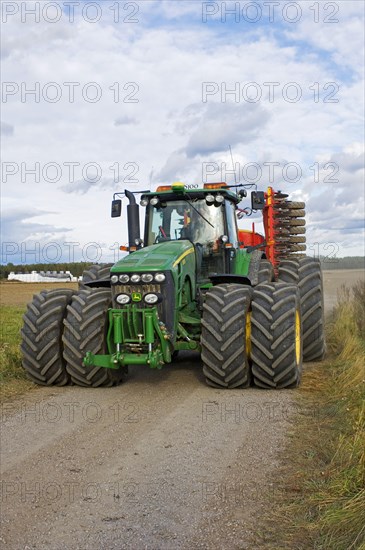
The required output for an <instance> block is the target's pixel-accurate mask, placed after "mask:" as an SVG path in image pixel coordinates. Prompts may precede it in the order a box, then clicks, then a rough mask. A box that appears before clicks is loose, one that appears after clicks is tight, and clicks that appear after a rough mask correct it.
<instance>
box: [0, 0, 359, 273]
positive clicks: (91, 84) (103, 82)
mask: <svg viewBox="0 0 365 550" xmlns="http://www.w3.org/2000/svg"><path fill="white" fill-rule="evenodd" d="M10 4H11V5H12V6H13V5H14V2H11V3H9V2H2V10H3V11H2V20H3V25H2V78H3V90H2V91H3V95H2V103H1V108H2V126H1V130H2V136H1V137H2V160H3V164H2V186H1V194H2V219H3V224H2V238H3V249H2V252H3V255H2V262H3V263H7V262H9V261H12V262H13V263H20V262H28V263H32V262H34V261H42V262H43V261H47V259H48V260H49V261H51V260H53V259H54V257H58V255H61V256H60V259H62V260H65V261H67V260H73V259H75V260H85V261H88V260H91V261H92V260H99V261H105V262H106V261H113V260H114V259H116V257H117V254H116V252H115V249H116V248H117V247H118V245H119V244H124V243H125V242H126V241H127V235H126V223H125V211H124V212H123V219H122V220H111V219H110V218H109V209H110V200H111V196H112V193H113V192H115V191H119V190H121V189H124V188H125V187H127V188H131V189H132V190H133V189H145V188H146V187H149V182H150V178H151V171H152V187H154V186H156V185H158V184H159V183H169V182H171V181H175V180H182V181H184V182H186V183H192V182H194V183H195V182H199V183H200V182H201V180H202V177H203V176H205V175H206V174H205V172H204V167H206V165H207V164H206V163H210V164H211V165H212V166H215V167H216V169H217V173H216V174H215V176H211V179H212V180H213V179H214V178H216V180H217V181H221V179H225V178H224V177H223V176H224V167H225V166H227V167H229V168H230V167H231V159H230V153H229V145H231V146H232V150H233V154H234V161H235V162H236V163H237V166H238V171H239V176H240V177H241V179H242V177H243V176H246V177H249V178H250V177H251V178H253V175H252V170H251V172H250V168H249V167H250V166H251V165H252V164H254V166H256V170H257V167H258V170H259V172H260V171H261V177H260V178H259V179H258V181H257V185H258V187H259V188H261V189H265V188H266V187H267V185H268V184H269V183H271V184H272V185H273V186H274V187H276V188H280V189H283V190H285V191H287V192H289V193H290V194H291V196H292V197H293V198H294V199H298V200H305V201H306V202H307V214H308V216H307V220H308V221H307V226H308V232H307V238H308V241H309V242H308V246H309V248H308V253H309V254H313V253H314V251H318V250H319V252H320V253H323V254H326V251H327V250H328V247H329V246H332V244H333V246H334V247H335V249H336V254H337V255H338V256H346V255H354V254H356V255H357V254H361V255H362V254H364V248H363V243H364V234H363V218H364V196H363V193H364V191H363V189H364V145H363V144H364V134H363V113H364V105H363V96H364V81H363V78H364V75H363V61H364V51H363V44H364V34H363V24H364V4H363V3H362V2H357V1H346V2H344V1H340V2H318V3H314V2H306V1H300V2H296V3H294V7H291V8H290V7H288V5H289V3H288V2H280V5H279V6H275V12H274V20H273V21H270V19H269V12H268V7H267V3H266V5H265V3H264V2H251V3H250V2H226V6H227V7H231V8H232V7H234V6H237V9H238V10H239V11H238V12H237V13H239V20H238V22H236V21H235V20H234V17H233V16H232V15H231V16H229V15H227V17H226V21H225V22H224V21H223V22H222V13H223V10H224V6H223V4H224V3H222V2H210V3H204V2H203V3H202V2H197V1H195V0H191V1H190V0H189V1H187V0H183V1H179V0H170V1H169V2H161V1H159V2H157V1H152V0H151V1H141V2H129V3H128V2H120V3H119V8H120V9H119V15H120V20H119V22H118V23H116V22H114V15H115V7H114V8H113V9H114V12H113V11H112V10H111V9H110V8H111V7H112V6H115V2H108V1H103V2H99V6H100V9H99V14H97V13H96V11H95V6H94V7H93V6H90V2H85V1H83V2H80V5H79V6H76V5H75V7H74V10H75V12H74V13H75V17H74V21H73V22H70V21H69V17H68V15H69V12H68V10H67V9H65V6H64V3H63V2H58V4H59V6H60V8H59V9H60V14H61V15H60V14H59V13H58V12H57V11H56V9H55V8H53V11H52V9H50V10H49V11H48V12H46V13H43V12H42V11H40V12H39V14H37V20H35V17H34V16H30V15H29V14H26V13H25V12H24V4H25V3H24V2H19V3H18V5H17V6H18V8H19V9H18V10H17V13H11V12H12V11H13V8H12V7H8V8H7V7H6V6H7V5H9V6H10ZM38 4H40V6H41V9H42V6H44V5H45V3H42V2H41V3H38ZM94 4H95V2H94ZM208 4H209V9H211V10H214V11H216V12H217V13H215V14H214V15H213V16H212V17H208V18H207V21H206V22H203V20H202V19H203V18H202V13H204V10H206V9H207V8H206V5H208ZM249 4H251V5H252V4H253V5H254V6H256V7H255V9H257V10H258V13H261V17H260V20H259V21H257V22H255V23H253V22H252V23H250V22H247V21H245V18H244V15H242V14H244V13H246V12H245V11H244V10H247V9H248V8H247V6H248V5H249ZM292 4H293V3H292ZM35 5H36V3H34V2H27V3H26V6H27V7H28V8H31V7H34V6H35ZM313 5H318V13H317V14H315V13H314V11H313V9H310V6H313ZM252 9H253V8H252ZM294 9H295V10H297V13H299V14H300V17H299V18H298V21H296V22H292V23H290V22H288V21H285V17H284V15H283V14H286V17H287V18H290V17H291V18H293V17H294V15H295V13H294V11H293V10H294ZM4 10H5V11H4ZM22 10H23V11H22ZM62 10H63V11H62ZM82 10H84V12H83V11H82ZM85 10H86V12H85ZM260 10H261V12H260ZM285 10H287V11H285ZM288 10H289V11H288ZM290 10H292V11H290ZM85 14H86V15H85ZM95 15H100V18H99V20H98V21H97V22H94V23H92V22H91V20H92V19H93V18H94V17H95ZM315 16H316V17H318V22H315V20H314V18H315ZM58 17H59V20H57V21H55V22H51V20H56V19H57V18H58ZM251 17H252V15H251ZM326 18H327V20H328V19H331V20H332V22H325V19H326ZM130 19H133V20H136V21H135V22H132V21H130ZM333 20H337V22H335V21H333ZM4 83H5V88H4ZM67 83H68V84H67ZM70 83H73V84H72V85H71V84H70ZM204 83H205V84H204ZM207 83H209V84H207ZM252 83H254V84H252ZM269 83H275V84H272V86H274V88H272V89H273V90H274V93H275V95H274V98H273V100H272V101H270V98H269V89H270V84H269ZM207 85H208V86H211V88H208V89H210V90H212V89H214V90H215V92H214V93H211V94H210V95H207V96H205V98H204V97H203V93H202V92H203V89H204V86H205V87H206V86H207ZM37 86H38V89H37V93H38V90H39V97H37V101H35V96H32V95H30V94H28V95H25V96H24V92H25V91H26V90H29V89H32V88H33V89H34V88H36V87H37ZM71 86H72V87H73V93H74V100H73V101H70V97H71V96H70V93H71V92H70V90H71ZM212 86H213V88H212ZM224 87H226V89H227V90H232V89H236V91H237V95H236V96H234V95H232V94H227V95H225V94H224ZM22 90H23V97H22ZM255 91H259V92H260V97H259V98H258V99H257V100H256V101H253V100H252V97H253V96H252V93H253V92H255ZM297 92H300V98H299V99H298V101H293V97H294V96H293V94H295V93H297ZM57 94H59V97H57ZM97 94H100V95H101V97H100V98H99V100H98V101H96V100H95V101H94V98H96V97H97ZM250 94H251V95H250ZM204 99H205V101H204ZM38 100H39V101H38ZM36 163H37V164H36ZM270 166H271V168H272V169H274V180H273V181H270V172H269V167H270ZM290 166H291V167H292V170H293V166H297V167H299V169H300V174H301V177H300V178H299V179H298V180H295V181H294V180H293V176H292V175H291V174H292V172H290V169H289V171H288V167H289V168H290ZM32 170H33V173H32ZM222 172H223V173H222ZM237 175H238V174H237ZM231 177H232V175H231ZM118 180H119V182H118ZM250 181H251V180H250ZM250 223H251V220H250V219H248V220H247V221H246V222H245V220H241V222H240V225H241V226H242V227H245V225H247V226H249V224H250ZM4 243H5V244H4ZM32 250H34V251H35V252H33V253H32V252H31V251H32Z"/></svg>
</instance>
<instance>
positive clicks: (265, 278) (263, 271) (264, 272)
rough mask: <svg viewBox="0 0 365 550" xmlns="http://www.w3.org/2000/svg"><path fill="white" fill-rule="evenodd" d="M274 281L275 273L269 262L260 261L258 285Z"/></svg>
mask: <svg viewBox="0 0 365 550" xmlns="http://www.w3.org/2000/svg"><path fill="white" fill-rule="evenodd" d="M274 280H275V272H274V268H273V265H272V263H271V262H270V261H269V260H261V262H260V269H259V275H258V284H262V283H271V282H272V281H274Z"/></svg>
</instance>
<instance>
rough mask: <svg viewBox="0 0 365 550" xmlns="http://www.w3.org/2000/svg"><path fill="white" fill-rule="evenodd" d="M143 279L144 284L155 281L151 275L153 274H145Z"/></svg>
mask: <svg viewBox="0 0 365 550" xmlns="http://www.w3.org/2000/svg"><path fill="white" fill-rule="evenodd" d="M141 278H142V281H143V282H144V283H150V282H151V281H153V275H151V273H143V275H142V277H141Z"/></svg>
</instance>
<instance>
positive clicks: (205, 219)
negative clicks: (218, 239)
mask: <svg viewBox="0 0 365 550" xmlns="http://www.w3.org/2000/svg"><path fill="white" fill-rule="evenodd" d="M185 195H187V197H188V199H189V201H190V202H189V201H188V200H187V199H184V200H185V201H186V202H189V204H190V206H191V207H192V208H193V209H194V210H195V212H197V213H198V214H199V216H200V217H201V218H203V220H204V221H205V222H207V223H209V225H210V226H211V227H213V229H214V225H213V224H212V223H210V221H209V220H207V218H206V217H205V216H203V214H202V213H201V212H199V210H198V209H197V208H195V206H194V205H193V201H192V198H191V197H190V195H188V194H187V193H185Z"/></svg>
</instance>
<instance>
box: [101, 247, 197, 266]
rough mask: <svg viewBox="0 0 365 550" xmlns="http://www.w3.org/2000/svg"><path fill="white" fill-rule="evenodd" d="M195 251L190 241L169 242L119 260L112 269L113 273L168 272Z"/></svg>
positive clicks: (142, 249) (143, 249) (141, 250)
mask: <svg viewBox="0 0 365 550" xmlns="http://www.w3.org/2000/svg"><path fill="white" fill-rule="evenodd" d="M194 253H195V249H194V246H193V245H192V243H191V242H190V241H186V240H183V241H180V240H179V241H167V242H164V243H159V244H154V245H152V246H146V247H145V248H141V249H140V250H137V251H136V252H133V253H132V254H130V255H129V256H127V257H126V258H123V259H122V260H119V262H117V263H116V264H115V265H114V266H113V267H112V268H111V272H112V273H121V272H124V273H125V272H131V271H137V272H138V271H167V270H171V269H173V268H174V267H177V265H178V264H179V263H180V262H181V261H183V260H184V259H185V258H186V257H187V256H189V255H190V254H194Z"/></svg>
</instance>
